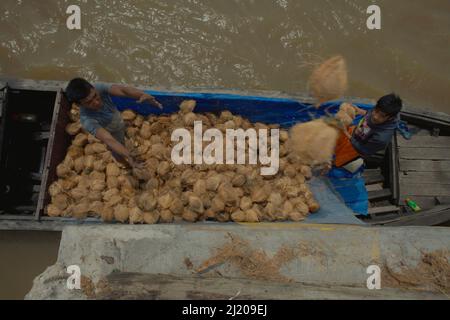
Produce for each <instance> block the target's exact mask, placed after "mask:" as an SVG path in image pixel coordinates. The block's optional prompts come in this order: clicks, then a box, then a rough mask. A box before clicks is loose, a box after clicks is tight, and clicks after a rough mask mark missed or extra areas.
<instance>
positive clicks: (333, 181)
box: [113, 91, 373, 224]
mask: <svg viewBox="0 0 450 320" xmlns="http://www.w3.org/2000/svg"><path fill="white" fill-rule="evenodd" d="M147 92H148V93H149V94H151V95H153V96H154V97H155V98H156V99H157V100H158V101H159V102H161V103H162V104H163V105H164V109H163V110H159V109H157V108H154V107H151V106H149V105H148V104H137V103H136V102H135V101H134V100H132V99H128V98H119V97H113V101H114V102H115V103H116V104H117V106H118V107H119V109H120V110H125V109H132V110H135V111H136V112H138V113H140V114H142V115H150V114H156V115H159V114H163V113H164V114H170V113H174V112H178V110H179V109H178V106H179V105H180V103H181V102H182V101H183V100H186V99H193V100H196V102H197V107H196V109H195V112H197V113H204V112H213V113H219V112H220V111H222V110H229V111H231V112H232V113H233V114H237V115H240V116H242V117H244V118H247V119H249V120H250V121H251V122H262V123H267V124H274V123H277V124H280V126H281V127H283V128H289V127H291V126H293V125H295V124H297V123H299V122H307V121H311V120H313V119H317V118H320V117H323V116H326V115H330V114H335V113H336V112H337V111H338V109H339V106H340V104H341V102H339V101H338V102H331V103H326V104H324V105H322V106H321V107H320V108H319V109H317V108H316V107H315V106H313V105H311V104H308V103H302V102H299V101H296V100H294V99H286V98H270V97H256V96H243V95H233V94H214V93H179V92H160V91H147ZM357 105H358V106H359V107H360V108H363V109H370V108H372V107H373V106H372V105H367V104H357ZM358 120H359V119H355V123H356V122H357V121H358ZM311 188H312V189H313V190H314V193H315V195H316V197H317V200H318V201H319V203H320V205H321V210H320V211H319V212H318V213H317V214H315V215H312V216H311V217H309V218H308V221H314V222H316V223H344V224H359V223H360V221H359V220H358V219H357V218H355V217H354V214H355V213H356V214H363V215H365V214H367V206H368V199H367V192H366V189H365V187H364V180H363V179H362V178H361V176H360V175H358V174H356V175H345V174H342V172H340V170H336V169H334V170H332V172H331V173H330V177H329V178H328V181H326V180H324V179H318V178H317V179H314V180H313V181H312V182H311ZM333 188H334V190H333ZM343 202H344V203H345V204H346V205H347V207H346V206H344V205H343ZM349 208H351V210H350V209H349Z"/></svg>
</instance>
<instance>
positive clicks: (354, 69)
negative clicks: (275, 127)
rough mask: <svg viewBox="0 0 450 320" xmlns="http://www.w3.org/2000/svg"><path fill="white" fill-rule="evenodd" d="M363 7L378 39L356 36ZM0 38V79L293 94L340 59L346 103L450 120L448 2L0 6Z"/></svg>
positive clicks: (12, 0) (275, 0)
mask: <svg viewBox="0 0 450 320" xmlns="http://www.w3.org/2000/svg"><path fill="white" fill-rule="evenodd" d="M373 3H376V4H377V5H379V7H380V8H381V30H368V28H367V27H366V20H367V18H368V16H369V14H367V8H368V6H369V5H370V4H373ZM71 4H77V5H79V7H80V9H81V30H72V31H70V30H68V29H67V26H66V19H67V17H68V14H66V9H67V8H68V6H69V5H71ZM0 30H1V33H0V74H3V75H10V76H15V77H21V78H32V79H55V80H69V79H70V78H72V77H74V76H76V75H80V76H84V77H86V78H88V79H90V80H101V81H108V82H120V83H128V84H140V85H161V86H166V87H168V86H185V87H204V86H207V87H221V88H239V89H258V90H277V91H284V92H287V93H298V92H304V91H306V89H307V85H306V81H307V79H308V76H309V75H310V73H311V70H312V68H313V66H314V65H315V64H317V63H319V62H320V61H322V60H324V59H326V58H329V57H331V56H333V55H335V54H342V55H343V56H344V57H345V58H346V59H347V61H348V66H349V75H350V88H349V92H348V95H350V96H357V97H367V98H372V99H376V98H378V97H379V96H380V95H383V94H385V93H388V92H391V91H395V92H397V93H399V94H400V95H401V96H402V97H403V98H404V100H406V102H407V103H408V104H411V105H414V106H418V107H424V108H430V109H432V110H436V111H445V112H447V113H450V105H449V104H448V101H449V100H450V90H448V88H450V52H449V49H450V1H448V0H429V1H423V0H396V1H391V0H377V1H373V0H337V1H336V0H333V1H332V0H166V1H162V0H135V1H118V0H110V1H104V0H88V1H86V0H85V1H75V0H74V1H61V0H46V1H31V0H2V1H1V2H0Z"/></svg>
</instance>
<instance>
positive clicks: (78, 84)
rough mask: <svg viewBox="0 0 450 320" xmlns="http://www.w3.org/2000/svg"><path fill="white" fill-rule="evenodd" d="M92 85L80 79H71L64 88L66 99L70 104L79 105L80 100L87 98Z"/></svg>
mask: <svg viewBox="0 0 450 320" xmlns="http://www.w3.org/2000/svg"><path fill="white" fill-rule="evenodd" d="M92 88H94V86H93V85H92V84H90V83H89V82H88V81H86V80H85V79H82V78H75V79H72V80H71V81H70V82H69V84H68V85H67V88H66V98H67V100H69V102H70V103H80V101H81V100H83V99H84V98H86V97H87V96H89V93H91V89H92Z"/></svg>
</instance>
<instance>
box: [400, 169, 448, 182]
mask: <svg viewBox="0 0 450 320" xmlns="http://www.w3.org/2000/svg"><path fill="white" fill-rule="evenodd" d="M407 173H408V174H404V173H402V172H401V173H400V175H399V178H400V183H409V184H418V183H437V184H450V172H407Z"/></svg>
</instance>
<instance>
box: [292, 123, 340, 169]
mask: <svg viewBox="0 0 450 320" xmlns="http://www.w3.org/2000/svg"><path fill="white" fill-rule="evenodd" d="M339 134H340V133H339V130H338V129H336V128H335V127H332V126H330V125H328V124H327V123H326V122H325V121H323V120H315V121H310V122H306V123H302V124H298V125H296V126H294V127H293V128H292V129H291V132H290V139H289V145H288V147H289V151H290V152H291V153H293V154H294V155H295V156H297V157H298V158H299V159H300V161H301V163H303V164H307V165H311V166H318V165H322V164H327V163H330V162H331V160H332V158H333V155H334V152H335V148H336V143H337V139H338V138H339ZM302 174H303V175H304V176H306V175H305V174H304V173H303V172H302Z"/></svg>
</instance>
